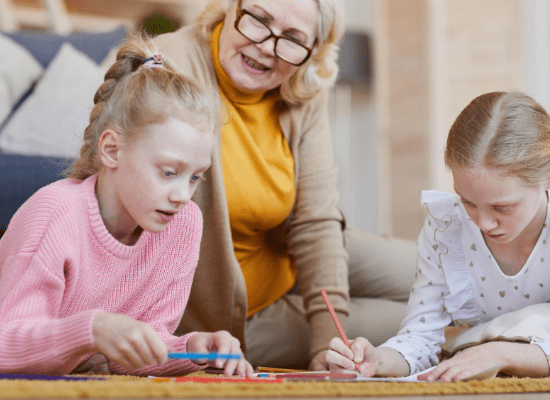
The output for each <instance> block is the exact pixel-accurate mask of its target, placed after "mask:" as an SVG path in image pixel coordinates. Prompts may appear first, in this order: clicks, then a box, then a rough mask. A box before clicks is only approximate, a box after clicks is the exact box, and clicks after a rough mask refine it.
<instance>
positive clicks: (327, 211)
mask: <svg viewBox="0 0 550 400" xmlns="http://www.w3.org/2000/svg"><path fill="white" fill-rule="evenodd" d="M327 98H328V94H327V92H326V91H322V92H321V93H320V94H319V95H317V96H316V97H315V98H314V99H312V100H310V101H309V102H308V103H307V104H305V105H304V106H303V108H304V112H303V113H302V114H301V115H300V116H299V118H294V119H293V120H292V129H291V132H290V135H291V137H290V142H291V143H293V145H291V148H292V150H293V155H294V158H295V160H296V165H297V188H296V189H297V190H296V191H297V198H296V205H295V207H294V210H293V214H292V217H291V220H290V231H289V252H290V254H291V256H292V257H293V260H294V265H295V266H296V269H297V277H298V283H299V285H300V291H301V293H302V296H303V299H304V306H305V311H306V318H307V320H308V322H309V326H310V355H311V356H312V357H313V356H314V355H315V354H317V353H318V352H320V351H322V350H325V349H328V345H329V342H330V340H331V339H332V338H333V337H334V336H337V335H338V332H337V331H336V329H335V327H334V323H333V321H332V319H331V317H330V314H329V312H328V310H327V307H326V305H325V303H324V300H323V298H322V296H321V294H320V289H325V290H326V291H327V293H328V295H329V297H330V301H331V303H332V305H333V306H334V309H335V310H336V312H337V314H338V317H339V318H340V319H341V322H342V323H343V324H344V326H345V322H346V318H347V314H348V301H349V284H348V267H347V253H346V251H345V248H344V235H343V226H344V218H343V215H342V213H341V212H340V210H339V209H338V192H337V189H336V179H337V168H336V165H335V164H334V161H333V155H332V141H331V137H330V129H329V128H330V124H329V119H328V100H327ZM298 119H299V120H298ZM292 135H299V139H298V138H296V137H292Z"/></svg>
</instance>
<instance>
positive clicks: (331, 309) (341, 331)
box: [321, 289, 361, 373]
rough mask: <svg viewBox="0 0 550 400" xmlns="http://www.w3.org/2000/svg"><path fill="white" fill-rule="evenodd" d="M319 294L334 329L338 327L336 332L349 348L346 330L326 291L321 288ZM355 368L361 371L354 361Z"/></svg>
mask: <svg viewBox="0 0 550 400" xmlns="http://www.w3.org/2000/svg"><path fill="white" fill-rule="evenodd" d="M321 296H323V299H324V300H325V304H326V305H327V308H328V312H329V313H330V316H331V317H332V320H333V321H334V325H336V329H338V333H339V334H340V338H341V339H342V340H343V341H344V343H345V345H346V346H348V347H349V348H351V345H350V343H349V340H348V337H347V336H346V332H344V328H342V324H341V323H340V321H339V320H338V316H337V315H336V311H334V307H332V304H331V302H330V300H329V298H328V296H327V292H326V291H325V289H321ZM355 369H356V370H357V372H359V373H361V368H360V367H359V364H357V363H355Z"/></svg>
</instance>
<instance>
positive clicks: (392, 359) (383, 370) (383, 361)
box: [376, 347, 410, 377]
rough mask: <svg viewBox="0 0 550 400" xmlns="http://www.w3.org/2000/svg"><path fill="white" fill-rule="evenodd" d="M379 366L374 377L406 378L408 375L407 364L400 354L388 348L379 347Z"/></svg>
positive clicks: (408, 368)
mask: <svg viewBox="0 0 550 400" xmlns="http://www.w3.org/2000/svg"><path fill="white" fill-rule="evenodd" d="M378 351H379V353H378V354H379V360H380V362H379V364H378V367H377V369H376V376H390V377H393V376H408V375H409V374H410V367H409V363H407V361H406V360H405V358H404V357H403V356H402V355H401V353H400V352H398V351H397V350H394V349H392V348H390V347H379V348H378Z"/></svg>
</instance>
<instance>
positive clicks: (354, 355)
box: [325, 337, 382, 377]
mask: <svg viewBox="0 0 550 400" xmlns="http://www.w3.org/2000/svg"><path fill="white" fill-rule="evenodd" d="M350 344H351V348H349V347H348V346H346V344H345V343H344V342H343V341H342V339H340V338H339V337H335V338H333V339H332V340H331V341H330V344H329V350H328V352H327V353H326V357H325V359H326V361H327V363H328V365H329V370H330V372H332V373H350V372H355V371H356V369H355V364H356V363H357V364H359V367H360V370H361V376H367V377H372V376H374V375H376V373H377V372H378V366H379V365H380V363H381V361H382V360H381V355H380V352H379V350H378V349H377V348H376V347H374V346H373V345H372V344H371V343H370V342H369V341H368V340H367V339H365V338H362V337H359V338H357V339H355V340H352V341H350Z"/></svg>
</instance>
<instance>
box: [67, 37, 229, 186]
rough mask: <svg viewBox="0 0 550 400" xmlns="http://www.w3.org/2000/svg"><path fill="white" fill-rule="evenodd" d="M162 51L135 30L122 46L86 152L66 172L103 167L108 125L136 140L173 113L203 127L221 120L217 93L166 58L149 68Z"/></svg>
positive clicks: (98, 99) (78, 174)
mask: <svg viewBox="0 0 550 400" xmlns="http://www.w3.org/2000/svg"><path fill="white" fill-rule="evenodd" d="M156 54H158V53H157V51H156V50H155V47H154V45H153V42H152V41H151V40H150V39H149V38H147V37H145V36H140V35H135V36H133V37H130V38H129V39H127V40H126V41H125V43H124V44H123V45H122V47H121V48H120V50H119V51H118V53H117V56H116V62H115V63H114V64H113V65H112V66H111V67H110V68H109V70H108V71H107V73H106V74H105V80H104V82H103V84H102V85H101V86H100V87H99V89H98V90H97V92H96V94H95V96H94V104H95V105H94V108H93V109H92V111H91V113H90V123H89V125H88V126H87V127H86V129H85V131H84V143H83V145H82V147H81V148H80V157H79V159H77V160H76V161H75V162H74V164H73V165H72V166H71V167H70V168H69V169H68V170H67V171H65V175H66V176H67V177H69V178H75V179H86V178H87V177H89V176H91V175H93V174H95V173H97V172H98V171H99V170H100V168H101V166H102V164H101V160H100V159H99V156H98V146H99V139H100V137H101V134H102V133H103V132H104V131H105V130H106V129H113V130H115V131H117V133H119V134H121V135H122V136H123V138H124V140H132V137H135V135H137V134H139V133H141V132H143V131H144V128H145V127H146V126H147V125H150V124H155V123H162V122H164V121H165V120H166V119H168V118H169V117H175V118H178V119H181V120H185V122H187V123H190V124H201V126H202V125H203V124H204V123H205V122H206V123H207V124H208V125H209V126H210V127H211V128H212V129H214V128H215V127H216V126H217V125H218V124H219V121H218V119H219V115H220V110H219V100H217V98H216V96H215V93H210V92H208V91H207V90H206V89H202V88H200V87H199V86H198V85H196V84H195V83H194V82H193V81H191V80H190V79H189V78H187V77H185V76H183V75H181V74H179V73H177V72H175V71H174V70H172V69H171V68H170V67H169V66H168V65H166V63H164V64H163V65H162V68H144V67H143V66H144V65H143V63H144V61H145V62H146V63H148V60H151V59H152V58H153V56H155V55H156ZM157 57H158V56H155V60H157ZM156 64H158V62H156ZM155 66H157V65H155Z"/></svg>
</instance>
